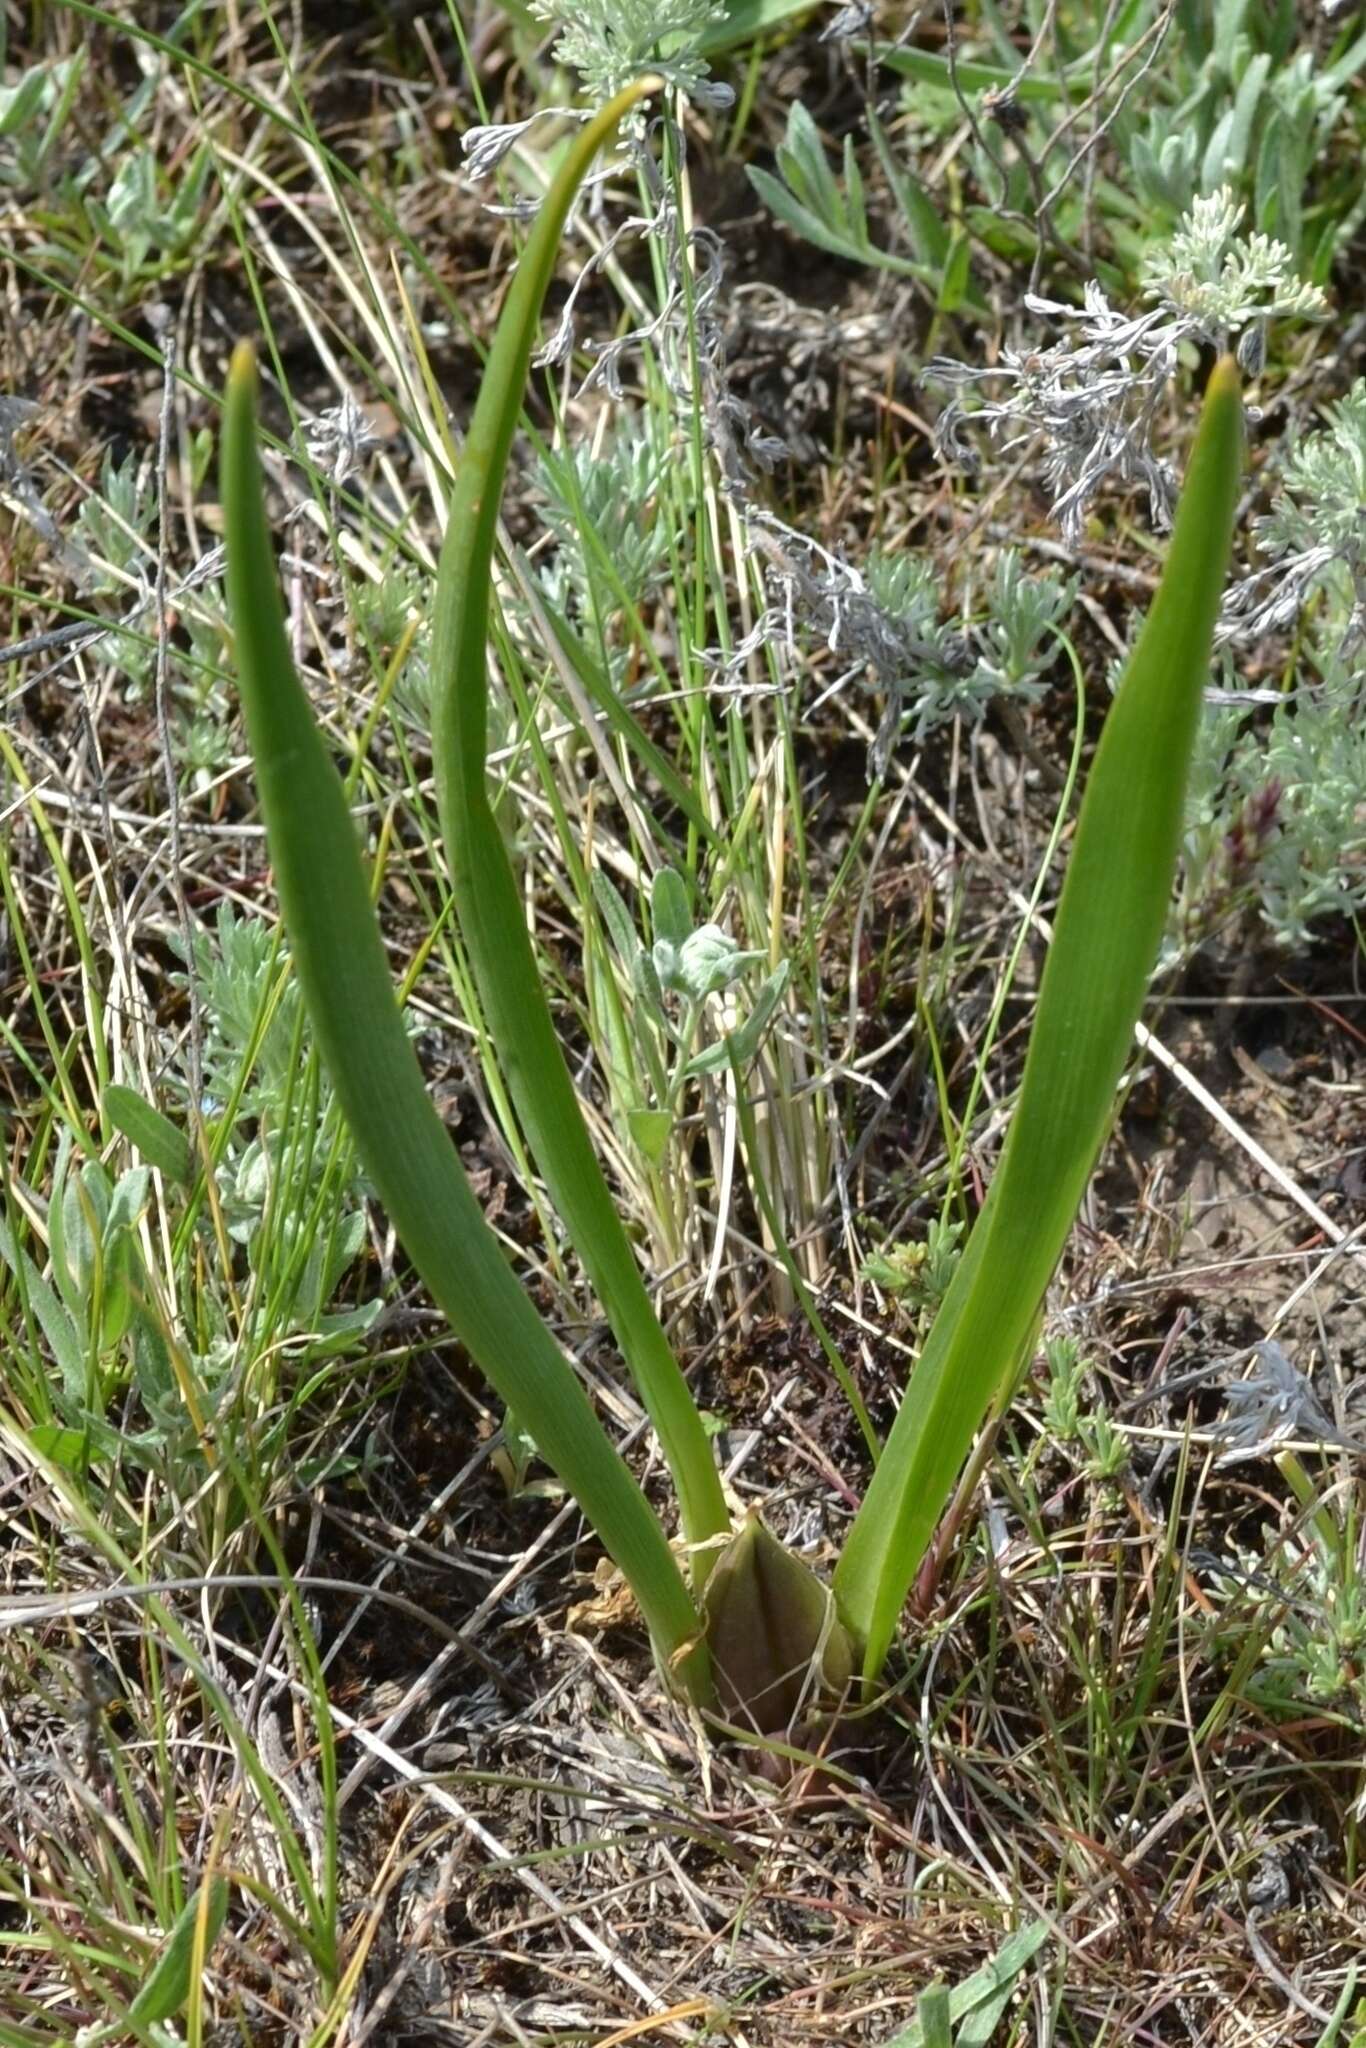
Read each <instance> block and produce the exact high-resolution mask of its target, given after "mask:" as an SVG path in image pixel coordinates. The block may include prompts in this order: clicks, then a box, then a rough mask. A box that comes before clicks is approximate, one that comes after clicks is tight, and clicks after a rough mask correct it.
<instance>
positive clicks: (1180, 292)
mask: <svg viewBox="0 0 1366 2048" xmlns="http://www.w3.org/2000/svg"><path fill="white" fill-rule="evenodd" d="M1241 219H1242V208H1241V207H1240V206H1239V205H1238V204H1237V203H1236V201H1235V200H1234V199H1233V197H1232V195H1231V194H1230V193H1229V192H1228V190H1227V189H1226V188H1224V187H1221V188H1220V189H1219V191H1217V192H1214V193H1212V194H1210V195H1209V197H1207V198H1203V199H1197V200H1196V201H1195V203H1194V204H1193V205H1192V207H1191V209H1190V211H1189V213H1188V214H1187V215H1186V216H1185V218H1184V219H1183V220H1182V222H1181V224H1180V226H1179V227H1178V228H1177V229H1176V231H1175V233H1174V234H1173V235H1172V237H1171V240H1170V242H1169V243H1168V245H1167V246H1166V248H1165V249H1161V250H1158V251H1156V252H1154V254H1153V255H1152V256H1151V257H1150V258H1149V261H1148V264H1147V269H1146V289H1147V293H1148V296H1149V297H1150V298H1154V299H1156V300H1157V301H1158V303H1157V305H1156V306H1154V307H1153V308H1152V309H1151V310H1150V311H1148V312H1146V313H1140V314H1128V313H1121V312H1120V311H1118V310H1117V309H1116V308H1115V307H1114V306H1112V305H1111V304H1110V302H1109V300H1108V299H1107V298H1106V296H1105V293H1104V292H1103V291H1102V290H1101V288H1100V286H1099V285H1098V284H1096V283H1095V282H1094V281H1093V282H1091V283H1088V284H1087V286H1086V287H1085V290H1084V292H1083V295H1082V304H1081V305H1080V306H1067V305H1062V304H1060V303H1058V302H1057V301H1055V300H1051V299H1042V298H1038V297H1035V296H1034V295H1033V294H1032V293H1031V294H1028V295H1027V296H1026V298H1025V306H1026V308H1027V310H1028V311H1029V312H1031V313H1035V314H1038V315H1040V316H1042V317H1043V318H1045V319H1047V320H1049V321H1051V322H1052V323H1054V325H1055V326H1058V327H1061V328H1062V329H1063V336H1062V338H1061V339H1060V340H1058V341H1055V342H1053V343H1051V344H1050V345H1049V346H1048V347H1046V348H1039V349H1004V350H1002V353H1001V360H1000V362H999V363H998V364H996V365H995V366H994V367H993V368H991V369H989V370H984V369H975V368H972V367H970V366H969V365H967V364H964V363H955V362H951V361H948V360H946V359H944V358H942V357H941V358H937V359H936V360H935V361H934V362H932V363H931V364H930V365H929V369H930V372H931V373H932V374H933V375H934V376H936V377H938V378H939V379H940V381H941V382H943V383H946V384H951V385H957V386H959V387H960V388H962V387H966V386H969V385H979V386H980V385H982V384H990V385H995V386H1000V385H1002V384H1004V386H1005V395H1004V396H1003V397H1000V398H991V399H988V400H987V401H986V402H985V403H983V404H981V405H979V406H978V407H977V408H976V409H975V410H974V411H973V412H972V413H971V414H970V415H969V414H968V413H967V411H966V408H965V405H964V401H963V399H962V398H955V399H954V401H953V402H952V404H951V405H949V406H948V407H947V409H946V410H945V412H944V414H943V416H942V417H941V419H940V422H939V430H938V431H939V441H940V445H941V447H942V448H944V449H945V450H946V451H947V452H948V453H950V454H953V455H956V456H958V457H959V458H960V459H963V460H971V450H970V448H968V447H967V445H966V444H965V441H964V436H963V428H964V425H965V422H966V420H967V419H968V418H969V417H971V418H972V419H973V420H980V421H981V422H982V423H983V424H984V425H985V426H986V428H987V430H988V432H989V433H990V434H991V436H992V438H993V439H994V440H996V441H998V442H999V443H1000V445H1001V446H1002V448H1003V449H1004V450H1006V451H1013V450H1016V449H1018V448H1020V447H1022V446H1027V445H1029V444H1030V443H1031V442H1032V441H1034V440H1035V439H1036V438H1042V440H1043V443H1044V452H1043V478H1044V481H1045V483H1046V484H1047V486H1048V488H1049V490H1050V492H1051V493H1052V497H1053V516H1054V518H1055V519H1057V520H1058V522H1059V524H1060V525H1061V527H1062V530H1063V533H1064V535H1065V537H1066V538H1067V540H1068V541H1069V542H1071V543H1072V544H1073V545H1075V544H1076V542H1077V541H1079V540H1080V538H1081V533H1082V526H1083V523H1084V520H1085V516H1086V510H1087V507H1088V506H1089V505H1090V503H1091V501H1092V499H1093V498H1094V497H1095V495H1096V493H1097V491H1098V490H1099V489H1100V487H1101V485H1102V484H1104V483H1106V482H1114V483H1119V484H1140V485H1142V486H1143V488H1144V489H1146V491H1147V493H1148V502H1149V506H1150V509H1151V513H1152V519H1153V524H1154V525H1155V526H1157V527H1159V528H1163V529H1165V528H1166V527H1168V526H1170V524H1171V519H1172V512H1173V509H1174V506H1175V497H1176V485H1175V478H1174V476H1173V474H1172V471H1171V468H1170V465H1169V464H1168V463H1167V462H1166V461H1164V460H1163V458H1162V457H1161V456H1159V455H1157V454H1156V453H1155V451H1154V449H1153V447H1152V428H1153V422H1154V420H1155V418H1156V416H1157V412H1158V409H1159V407H1160V405H1161V403H1162V400H1163V399H1164V397H1165V395H1166V390H1167V385H1168V383H1169V382H1170V379H1171V376H1172V372H1173V371H1174V369H1175V368H1176V363H1177V356H1178V351H1179V349H1180V347H1181V345H1182V343H1183V342H1192V341H1194V342H1205V343H1213V344H1214V345H1215V346H1216V347H1218V348H1221V349H1222V348H1226V347H1228V346H1229V343H1230V341H1231V340H1232V339H1233V337H1234V336H1235V335H1237V334H1238V333H1240V332H1242V331H1243V330H1245V329H1254V328H1255V330H1256V333H1257V341H1256V351H1260V350H1261V349H1262V348H1264V344H1265V328H1266V323H1267V322H1268V321H1269V320H1271V319H1273V318H1274V319H1285V318H1296V319H1319V318H1321V317H1322V316H1323V314H1324V313H1325V312H1326V311H1327V302H1326V300H1325V299H1324V296H1323V293H1322V292H1321V291H1320V290H1319V289H1318V287H1317V286H1316V285H1310V284H1305V283H1304V282H1303V281H1302V280H1300V279H1299V278H1297V277H1296V276H1295V275H1294V271H1293V266H1292V261H1291V257H1290V253H1289V251H1288V250H1287V249H1285V248H1284V247H1283V246H1282V245H1281V243H1279V242H1273V241H1271V240H1270V239H1269V237H1267V236H1266V235H1260V234H1257V235H1252V236H1250V237H1246V238H1244V237H1242V236H1240V235H1239V233H1238V227H1239V223H1240V221H1241Z"/></svg>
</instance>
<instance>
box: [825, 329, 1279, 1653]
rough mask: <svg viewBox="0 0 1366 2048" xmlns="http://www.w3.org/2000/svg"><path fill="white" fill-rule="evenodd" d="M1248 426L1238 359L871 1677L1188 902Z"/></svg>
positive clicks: (1187, 509)
mask: <svg viewBox="0 0 1366 2048" xmlns="http://www.w3.org/2000/svg"><path fill="white" fill-rule="evenodd" d="M1242 433H1243V426H1242V400H1241V394H1240V390H1239V383H1238V373H1237V369H1236V366H1235V364H1234V363H1233V360H1232V358H1231V357H1225V358H1224V359H1223V360H1222V361H1221V362H1220V363H1219V364H1218V366H1217V367H1216V369H1215V371H1214V373H1213V375H1212V377H1211V379H1210V384H1209V390H1208V392H1207V394H1206V398H1205V405H1204V413H1203V417H1202V420H1201V424H1200V430H1199V433H1198V435H1197V437H1196V443H1195V448H1194V451H1193V453H1192V456H1191V463H1190V471H1189V475H1188V477H1187V481H1186V487H1185V490H1184V492H1183V493H1182V497H1181V504H1180V508H1179V511H1178V514H1177V520H1176V527H1175V531H1174V532H1173V535H1172V540H1171V545H1170V547H1169V549H1168V552H1167V561H1166V566H1165V568H1164V571H1163V575H1162V581H1161V584H1160V586H1159V588H1158V591H1157V595H1156V596H1155V598H1154V599H1153V603H1152V608H1151V610H1150V612H1149V614H1148V618H1147V621H1146V623H1145V625H1144V627H1143V631H1142V633H1141V635H1140V637H1139V640H1138V643H1137V645H1136V646H1135V648H1134V651H1133V654H1132V655H1131V657H1130V659H1129V662H1128V666H1127V668H1126V671H1125V676H1124V680H1123V682H1122V683H1121V685H1120V689H1119V693H1118V695H1117V697H1116V699H1115V703H1114V705H1113V707H1112V709H1111V711H1110V714H1109V717H1108V719H1107V720H1106V725H1105V730H1104V733H1103V735H1102V737H1101V741H1100V745H1099V746H1098V748H1097V749H1096V757H1095V761H1094V764H1093V766H1092V769H1091V773H1090V777H1089V780H1088V783H1087V789H1086V795H1085V798H1084V800H1083V803H1082V807H1081V813H1080V816H1079V818H1078V822H1077V831H1076V838H1075V842H1074V845H1073V849H1072V854H1071V858H1070V860H1069V862H1068V868H1067V879H1066V882H1065V884H1064V887H1063V891H1062V896H1061V900H1060V902H1059V905H1058V912H1057V917H1056V920H1055V924H1054V937H1053V942H1052V945H1051V946H1050V948H1049V952H1048V960H1047V963H1046V966H1045V969H1044V975H1043V980H1042V983H1041V985H1040V989H1039V1002H1038V1009H1037V1012H1036V1015H1035V1019H1034V1028H1033V1032H1032V1034H1031V1037H1030V1042H1029V1052H1028V1055H1027V1057H1026V1061H1025V1070H1024V1076H1023V1079H1022V1081H1021V1085H1020V1096H1019V1101H1018V1104H1017V1106H1016V1110H1015V1114H1014V1117H1013V1119H1012V1122H1011V1128H1010V1135H1009V1137H1008V1139H1007V1141H1006V1146H1005V1150H1004V1153H1003V1155H1002V1159H1001V1164H1000V1166H999V1168H998V1170H997V1174H996V1178H995V1181H994V1182H993V1185H992V1189H991V1194H990V1197H989V1199H988V1202H987V1205H986V1207H985V1208H984V1210H983V1213H982V1215H981V1216H980V1217H979V1219H978V1222H977V1227H976V1229H975V1230H974V1231H973V1234H972V1237H971V1239H970V1240H969V1244H968V1247H967V1250H966V1252H965V1255H964V1257H963V1260H962V1262H961V1264H960V1266H959V1268H958V1271H957V1273H956V1275H955V1276H954V1280H953V1283H952V1285H951V1286H950V1288H949V1292H948V1294H947V1295H946V1296H945V1299H944V1303H943V1306H942V1308H941V1309H940V1312H939V1315H938V1316H937V1318H936V1320H935V1323H934V1326H933V1328H932V1329H931V1331H930V1335H929V1337H928V1339H927V1340H926V1344H925V1348H924V1351H923V1352H922V1354H921V1357H920V1359H919V1362H918V1364H917V1366H916V1368H915V1371H914V1373H913V1375H912V1377H911V1383H910V1386H909V1388H908V1389H907V1392H906V1397H905V1399H904V1400H903V1402H902V1404H901V1409H900V1412H899V1414H898V1415H897V1419H896V1423H895V1425H894V1427H893V1429H892V1432H891V1435H890V1436H889V1438H888V1440H887V1444H886V1447H885V1449H884V1451H883V1455H882V1459H881V1462H880V1463H879V1465H878V1468H877V1470H876V1472H875V1473H874V1475H873V1478H872V1481H871V1483H870V1485H869V1488H868V1492H867V1495H866V1496H865V1498H864V1502H863V1505H862V1507H861V1509H860V1510H859V1513H858V1515H857V1516H856V1518H855V1520H854V1525H853V1527H852V1529H851V1531H850V1534H849V1540H848V1542H847V1544H846V1546H845V1549H844V1553H843V1555H842V1557H841V1558H840V1561H839V1565H838V1568H837V1570H836V1573H835V1591H836V1594H837V1597H838V1600H839V1605H840V1613H841V1616H842V1618H843V1619H844V1621H845V1623H846V1625H847V1626H848V1627H849V1629H850V1630H851V1632H852V1633H853V1635H854V1636H855V1638H856V1639H857V1640H858V1641H860V1642H861V1643H862V1644H863V1649H864V1667H863V1670H864V1679H865V1681H866V1682H868V1683H872V1682H873V1681H875V1680H876V1678H877V1676H878V1673H879V1672H880V1670H881V1668H882V1664H883V1661H884V1659H885V1657H886V1654H887V1651H888V1648H889V1646H890V1644H891V1640H892V1637H893V1635H894V1633H895V1630H896V1625H897V1620H898V1617H899V1616H900V1613H901V1607H902V1602H903V1601H904V1599H905V1597H906V1592H907V1589H908V1587H909V1586H910V1583H911V1580H912V1579H913V1577H914V1576H915V1573H916V1571H917V1569H918V1567H919V1565H920V1562H921V1559H922V1558H923V1556H924V1554H925V1549H926V1546H927V1544H928V1542H929V1539H930V1537H931V1535H932V1533H933V1530H934V1525H935V1522H936V1520H937V1519H938V1516H939V1513H940V1510H941V1508H942V1505H943V1502H944V1500H945V1499H946V1497H947V1495H948V1491H949V1489H950V1487H951V1486H952V1483H953V1478H954V1475H955V1473H956V1472H957V1471H958V1469H959V1467H960V1466H961V1464H962V1462H963V1459H964V1457H965V1456H966V1454H967V1451H968V1447H969V1445H970V1444H971V1441H972V1438H973V1435H974V1433H975V1431H976V1430H977V1428H978V1427H979V1425H980V1423H981V1421H982V1418H983V1416H984V1415H985V1414H986V1412H987V1410H988V1408H989V1407H990V1405H991V1404H992V1402H993V1401H994V1400H997V1399H998V1398H1000V1396H1001V1394H1002V1392H1003V1390H1004V1389H1005V1388H1006V1387H1007V1386H1008V1385H1009V1383H1010V1380H1011V1376H1012V1374H1013V1372H1014V1370H1015V1369H1016V1366H1017V1364H1018V1361H1019V1359H1020V1357H1021V1355H1022V1353H1023V1350H1024V1347H1025V1346H1026V1344H1027V1343H1028V1341H1029V1338H1030V1335H1031V1331H1032V1329H1033V1325H1034V1319H1035V1317H1036V1315H1037V1314H1038V1311H1039V1305H1040V1303H1041V1302H1042V1300H1043V1296H1044V1290H1045V1289H1046V1287H1047V1286H1048V1282H1049V1279H1050V1278H1051V1276H1052V1273H1053V1269H1054V1267H1055V1266H1056V1264H1057V1261H1058V1259H1059V1257H1060V1256H1061V1253H1062V1249H1063V1246H1064V1244H1065V1242H1066V1239H1067V1233H1068V1231H1069V1230H1070V1229H1071V1227H1072V1221H1073V1218H1074V1217H1075V1215H1076V1212H1077V1207H1078V1204H1079V1203H1080V1201H1081V1197H1082V1195H1083V1193H1084V1191H1085V1188H1086V1182H1087V1180H1088V1178H1089V1176H1090V1173H1091V1170H1092V1168H1093V1166H1094V1165H1095V1161H1096V1158H1097V1155H1098V1153H1099V1151H1100V1148H1101V1145H1102V1144H1103V1142H1104V1139H1105V1136H1106V1133H1107V1131H1108V1128H1109V1124H1110V1119H1111V1116H1112V1114H1113V1111H1114V1102H1115V1090H1116V1088H1117V1086H1118V1084H1119V1079H1120V1076H1121V1074H1122V1072H1123V1069H1124V1063H1125V1060H1126V1058H1127V1056H1128V1054H1129V1050H1130V1047H1131V1045H1132V1041H1133V1030H1134V1025H1135V1023H1136V1022H1137V1021H1138V1017H1139V1014H1140V1011H1141V1009H1142V1005H1143V998H1144V995H1145V992H1146V990H1147V985H1148V977H1149V975H1150V974H1151V972H1152V966H1153V961H1154V959H1155V957H1156V954H1157V949H1158V944H1159V941H1160V939H1161V935H1162V929H1163V924H1164V921H1165V918H1166V914H1167V907H1168V904H1169V902H1170V897H1171V887H1172V878H1173V874H1174V872H1175V867H1176V858H1177V851H1178V847H1179V843H1180V835H1181V826H1182V818H1183V812H1184V802H1185V786H1186V774H1187V768H1188V764H1189V759H1190V754H1191V748H1192V744H1193V741H1194V737H1195V729H1196V722H1197V720H1198V718H1199V715H1200V703H1201V694H1202V691H1203V689H1204V685H1205V681H1206V678H1207V675H1208V671H1209V659H1210V646H1211V642H1212V638H1213V633H1214V625H1215V620H1216V617H1217V614H1218V608H1219V599H1220V594H1221V592H1222V589H1223V583H1224V575H1225V571H1226V568H1227V564H1228V553H1229V545H1230V540H1231V536H1232V531H1233V517H1234V510H1235V507H1236V503H1237V496H1238V487H1239V479H1240V476H1241V467H1242V460H1241V458H1242Z"/></svg>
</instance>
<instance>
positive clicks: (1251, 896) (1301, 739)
mask: <svg viewBox="0 0 1366 2048" xmlns="http://www.w3.org/2000/svg"><path fill="white" fill-rule="evenodd" d="M1254 533H1255V536H1256V540H1257V543H1258V548H1259V551H1260V553H1261V555H1262V557H1263V558H1264V559H1263V561H1262V563H1261V564H1260V566H1258V567H1256V568H1254V570H1253V571H1252V573H1251V574H1249V575H1248V576H1246V577H1245V578H1244V579H1243V580H1242V581H1241V582H1240V583H1238V584H1236V585H1235V586H1234V588H1233V589H1232V590H1231V591H1230V592H1229V594H1228V597H1227V599H1226V601H1225V607H1224V617H1223V625H1222V627H1221V634H1222V637H1223V639H1224V641H1225V644H1226V648H1227V653H1226V657H1225V659H1226V667H1227V671H1228V679H1229V681H1230V683H1236V682H1237V681H1238V676H1237V673H1236V670H1235V658H1236V651H1237V650H1238V649H1240V648H1247V649H1253V648H1256V649H1259V650H1265V648H1266V647H1267V646H1268V644H1274V643H1273V641H1272V636H1274V635H1278V634H1281V633H1284V632H1285V631H1286V630H1288V629H1290V628H1294V629H1296V635H1297V643H1296V644H1297V651H1298V659H1297V660H1296V661H1295V662H1294V663H1293V664H1290V665H1288V666H1287V668H1286V671H1285V674H1286V678H1287V680H1288V681H1293V684H1294V687H1293V688H1290V689H1287V690H1286V691H1285V693H1284V695H1283V696H1282V697H1281V699H1280V701H1279V702H1276V703H1275V704H1274V705H1272V706H1271V707H1269V708H1266V709H1262V710H1257V709H1256V708H1255V707H1251V706H1248V705H1246V704H1240V703H1239V702H1238V701H1237V700H1236V699H1233V700H1231V701H1230V702H1229V703H1228V704H1227V705H1225V706H1223V707H1220V708H1218V709H1217V710H1216V711H1215V712H1213V713H1212V714H1211V715H1209V716H1208V717H1207V719H1206V722H1205V726H1204V729H1203V731H1202V733H1201V736H1200V741H1199V745H1198V748H1197V752H1196V757H1195V763H1194V768H1193V773H1192V798H1191V807H1190V813H1189V818H1188V826H1187V837H1186V849H1185V881H1184V886H1183V918H1182V930H1183V936H1185V937H1186V938H1191V937H1198V936H1199V935H1200V934H1201V932H1202V931H1204V930H1207V929H1209V928H1211V927H1214V926H1217V925H1220V924H1222V923H1224V922H1225V921H1226V920H1227V918H1228V917H1229V916H1230V915H1232V914H1235V913H1236V912H1238V911H1240V910H1244V909H1247V908H1252V909H1255V911H1256V913H1257V914H1258V916H1259V919H1260V921H1261V923H1262V925H1263V926H1264V928H1265V929H1266V931H1267V932H1268V934H1269V936H1270V938H1271V939H1272V940H1273V942H1274V943H1275V944H1277V945H1279V946H1282V947H1286V948H1290V947H1295V946H1302V945H1304V944H1305V943H1306V942H1308V941H1309V940H1310V939H1312V938H1313V936H1314V934H1315V931H1316V930H1317V929H1319V928H1320V927H1321V926H1322V924H1323V922H1324V920H1325V919H1328V918H1332V917H1335V916H1337V917H1343V916H1354V915H1356V914H1358V913H1359V912H1360V911H1361V910H1362V909H1363V908H1364V907H1366V726H1363V723H1362V719H1361V716H1360V712H1361V705H1362V698H1363V692H1364V691H1366V379H1358V381H1357V382H1356V383H1355V384H1354V385H1353V386H1352V388H1351V389H1350V390H1349V391H1348V393H1347V394H1346V396H1345V397H1344V398H1342V399H1340V400H1338V401H1337V402H1336V403H1335V404H1333V405H1330V406H1329V407H1327V408H1326V410H1325V414H1324V425H1323V426H1322V428H1320V429H1318V430H1317V431H1315V432H1314V433H1311V434H1308V435H1306V436H1304V437H1303V438H1302V439H1300V440H1299V441H1297V442H1295V443H1293V444H1292V446H1291V448H1290V450H1289V452H1288V454H1287V455H1286V457H1285V459H1284V462H1283V464H1282V466H1281V475H1280V481H1279V486H1278V488H1277V489H1276V492H1275V494H1274V496H1273V498H1272V502H1271V509H1270V511H1269V512H1267V513H1266V514H1264V515H1263V516H1262V517H1261V518H1259V519H1258V520H1257V521H1256V522H1255V526H1254Z"/></svg>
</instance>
